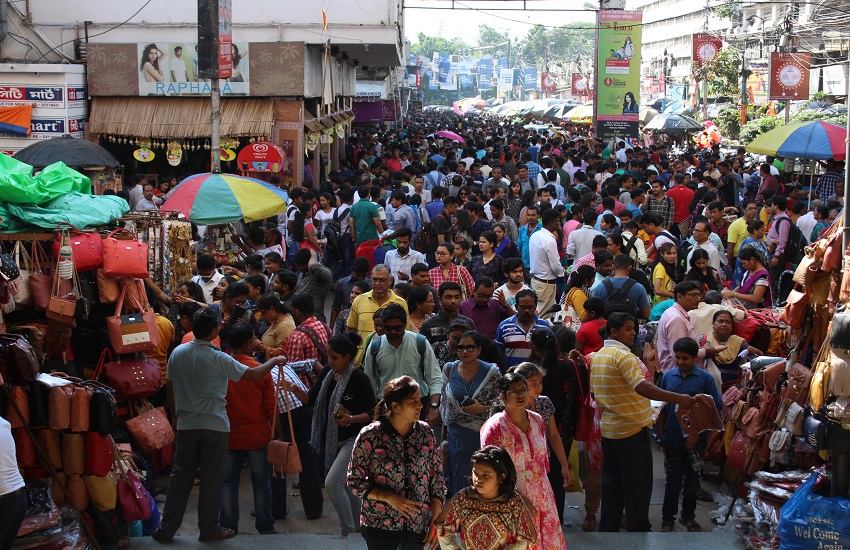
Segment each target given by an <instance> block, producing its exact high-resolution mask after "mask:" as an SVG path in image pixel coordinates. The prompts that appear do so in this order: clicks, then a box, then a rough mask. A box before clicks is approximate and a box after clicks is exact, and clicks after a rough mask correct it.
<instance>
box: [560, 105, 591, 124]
mask: <svg viewBox="0 0 850 550" xmlns="http://www.w3.org/2000/svg"><path fill="white" fill-rule="evenodd" d="M564 118H565V119H567V120H572V121H573V122H583V123H587V124H589V123H590V122H591V121H592V120H593V102H592V101H588V102H587V103H585V104H584V105H581V106H579V107H576V108H574V109H571V110H569V111H567V113H566V114H564Z"/></svg>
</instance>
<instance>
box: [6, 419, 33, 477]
mask: <svg viewBox="0 0 850 550" xmlns="http://www.w3.org/2000/svg"><path fill="white" fill-rule="evenodd" d="M12 437H13V438H14V439H15V454H16V456H17V460H18V468H21V469H25V468H34V467H35V465H36V458H35V443H34V442H33V440H32V438H31V437H30V434H29V432H28V431H27V430H26V428H15V429H14V430H12Z"/></svg>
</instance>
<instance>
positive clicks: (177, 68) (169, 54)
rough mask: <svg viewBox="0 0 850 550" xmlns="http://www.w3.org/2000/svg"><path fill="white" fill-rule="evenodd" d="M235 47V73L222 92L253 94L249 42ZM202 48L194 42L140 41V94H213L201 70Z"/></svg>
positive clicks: (233, 63) (223, 81) (224, 83)
mask: <svg viewBox="0 0 850 550" xmlns="http://www.w3.org/2000/svg"><path fill="white" fill-rule="evenodd" d="M231 46H232V51H233V57H232V59H233V60H232V67H231V74H230V76H229V77H228V78H226V79H224V80H222V81H221V82H220V87H221V95H250V94H249V93H248V92H249V89H248V66H249V63H248V43H247V42H238V43H237V42H234V43H233V44H232V45H231ZM199 51H200V45H199V44H195V43H193V42H164V43H163V42H160V43H158V44H156V43H154V44H142V43H139V44H137V53H138V59H140V60H141V61H140V63H141V65H140V66H141V69H140V70H139V95H140V96H145V95H209V93H210V83H209V79H208V78H205V77H204V76H203V74H202V72H201V70H200V61H201V58H200V56H199V54H198V52H199ZM137 68H138V67H137Z"/></svg>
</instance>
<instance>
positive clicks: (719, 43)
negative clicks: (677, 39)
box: [691, 33, 723, 66]
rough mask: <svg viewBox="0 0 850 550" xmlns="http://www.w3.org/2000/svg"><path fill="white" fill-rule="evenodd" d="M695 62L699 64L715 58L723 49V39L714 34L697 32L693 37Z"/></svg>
mask: <svg viewBox="0 0 850 550" xmlns="http://www.w3.org/2000/svg"><path fill="white" fill-rule="evenodd" d="M692 43H693V52H692V54H691V55H692V56H693V57H692V59H693V60H694V64H695V65H697V66H699V65H702V64H703V63H708V62H709V61H711V60H712V59H714V58H715V57H716V56H717V54H719V53H720V50H721V49H723V40H721V39H720V37H719V36H714V35H713V34H705V33H697V34H695V35H694V36H693V38H692Z"/></svg>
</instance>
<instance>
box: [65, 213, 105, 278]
mask: <svg viewBox="0 0 850 550" xmlns="http://www.w3.org/2000/svg"><path fill="white" fill-rule="evenodd" d="M63 226H68V227H70V229H66V228H65V227H63ZM56 231H62V232H67V233H68V243H69V244H70V245H71V250H73V252H74V267H75V268H76V269H77V271H91V270H92V269H97V268H99V267H100V266H102V265H103V243H102V242H101V238H100V235H99V234H97V233H92V232H89V231H80V230H79V229H77V228H76V227H74V226H73V225H72V224H70V223H68V222H62V223H60V224H59V225H57V226H56ZM59 247H60V243H59V241H58V240H57V241H56V242H54V243H53V257H54V258H58V257H59Z"/></svg>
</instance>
